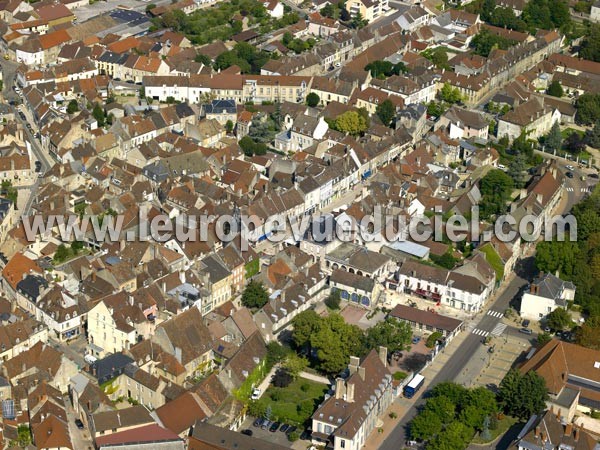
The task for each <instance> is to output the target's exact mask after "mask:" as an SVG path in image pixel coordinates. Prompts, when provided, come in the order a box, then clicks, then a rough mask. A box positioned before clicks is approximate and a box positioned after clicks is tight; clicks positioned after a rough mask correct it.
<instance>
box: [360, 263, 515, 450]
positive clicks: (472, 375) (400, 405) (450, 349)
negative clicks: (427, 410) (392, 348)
mask: <svg viewBox="0 0 600 450" xmlns="http://www.w3.org/2000/svg"><path fill="white" fill-rule="evenodd" d="M523 256H526V255H523ZM514 277H515V273H514V272H511V273H510V275H509V276H508V277H507V278H506V279H505V280H504V281H503V282H502V285H501V286H500V288H499V289H497V290H496V291H495V292H494V293H493V294H492V295H491V296H490V298H489V299H488V301H487V302H486V304H485V305H484V306H483V308H482V309H481V311H479V312H478V313H476V314H475V315H473V316H471V317H470V318H467V319H465V328H464V330H463V331H462V332H461V333H459V334H458V336H456V337H455V338H454V339H452V341H450V343H449V344H448V346H447V347H446V348H445V349H444V350H442V351H441V352H440V353H439V354H438V355H437V357H436V358H435V359H434V360H433V362H432V363H431V364H430V365H429V366H427V367H426V368H425V369H423V371H422V372H421V373H422V375H423V376H424V377H425V383H424V384H423V387H422V390H423V391H425V390H427V389H429V383H430V382H431V380H433V379H434V378H435V377H436V375H437V374H438V373H439V371H440V370H441V369H442V368H443V367H444V365H445V364H446V363H447V362H448V360H449V359H450V358H451V357H452V356H453V355H454V352H456V350H458V348H459V347H460V346H461V344H462V343H463V342H464V341H465V339H466V338H467V337H468V336H469V335H470V334H471V331H470V330H471V329H472V328H473V327H474V326H475V324H476V323H477V322H479V320H480V319H481V317H483V316H484V315H486V314H487V311H488V310H489V309H490V307H491V306H492V305H493V304H494V302H495V301H496V300H497V298H498V296H500V295H502V293H503V292H504V291H505V290H506V288H507V287H508V286H509V285H510V283H511V281H512V280H513V279H514ZM478 351H481V352H482V354H483V355H485V354H486V353H487V347H484V346H481V349H480V350H479V349H478ZM480 358H481V357H480ZM473 359H476V358H473ZM474 362H476V363H477V364H475V365H476V366H478V367H471V366H472V365H470V367H466V368H465V371H463V372H461V374H460V375H459V377H458V378H457V380H456V381H457V382H458V383H460V382H461V380H463V381H464V382H465V384H466V385H470V384H471V382H472V381H474V380H475V379H476V378H477V377H478V376H479V374H480V373H481V370H482V369H483V368H484V366H485V364H486V362H487V360H485V359H484V360H483V361H481V360H477V361H474ZM413 405H414V400H413V399H407V398H404V397H403V396H402V395H400V396H399V397H398V398H397V399H396V400H394V402H393V403H392V405H391V406H390V407H389V408H388V410H387V411H386V412H385V413H384V414H383V415H382V416H380V417H379V423H380V424H379V423H378V425H377V428H376V429H374V430H373V431H372V432H371V434H370V435H369V437H368V438H367V441H366V442H365V446H364V448H365V449H367V450H376V449H378V448H379V446H380V445H381V444H382V443H383V442H384V441H385V440H386V438H387V437H388V436H389V435H390V433H391V432H392V430H393V429H394V427H395V426H396V424H397V422H398V421H399V420H400V419H401V418H402V416H403V415H404V414H406V413H407V411H408V410H409V409H410V408H412V407H413ZM392 412H395V413H396V414H397V415H398V417H397V418H395V419H391V418H390V417H389V415H390V414H391V413H392ZM379 430H381V432H380V431H379ZM403 446H404V443H403V442H402V443H398V448H402V447H403Z"/></svg>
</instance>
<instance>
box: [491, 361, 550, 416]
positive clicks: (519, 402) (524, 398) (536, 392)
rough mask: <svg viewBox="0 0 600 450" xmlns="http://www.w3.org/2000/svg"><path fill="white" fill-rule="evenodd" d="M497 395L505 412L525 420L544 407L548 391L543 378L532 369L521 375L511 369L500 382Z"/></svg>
mask: <svg viewBox="0 0 600 450" xmlns="http://www.w3.org/2000/svg"><path fill="white" fill-rule="evenodd" d="M498 397H499V398H500V400H501V402H502V405H503V407H504V410H505V412H506V413H507V414H509V415H512V416H515V417H518V418H519V419H522V420H527V419H529V417H531V415H533V414H537V413H540V412H541V411H543V410H544V409H545V408H546V400H547V398H548V391H547V390H546V383H545V381H544V379H543V378H542V377H541V376H539V375H538V374H537V373H535V372H534V371H530V372H527V373H526V374H525V375H522V374H521V373H520V372H519V371H518V370H517V369H511V370H510V371H509V372H508V373H507V374H506V376H505V377H504V378H503V380H502V381H501V382H500V388H499V391H498Z"/></svg>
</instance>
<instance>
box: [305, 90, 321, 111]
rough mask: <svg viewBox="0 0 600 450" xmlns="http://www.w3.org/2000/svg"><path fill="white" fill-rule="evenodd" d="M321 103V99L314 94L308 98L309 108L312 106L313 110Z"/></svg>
mask: <svg viewBox="0 0 600 450" xmlns="http://www.w3.org/2000/svg"><path fill="white" fill-rule="evenodd" d="M320 101H321V98H320V97H319V96H318V95H317V94H315V93H314V92H311V93H310V94H308V95H307V96H306V104H307V105H308V106H310V107H311V108H314V107H315V106H317V105H318V104H319V102H320Z"/></svg>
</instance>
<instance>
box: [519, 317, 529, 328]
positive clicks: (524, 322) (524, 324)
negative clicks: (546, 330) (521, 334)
mask: <svg viewBox="0 0 600 450" xmlns="http://www.w3.org/2000/svg"><path fill="white" fill-rule="evenodd" d="M529 323H530V322H529V320H528V319H525V320H524V321H523V323H522V324H521V325H523V328H528V327H529Z"/></svg>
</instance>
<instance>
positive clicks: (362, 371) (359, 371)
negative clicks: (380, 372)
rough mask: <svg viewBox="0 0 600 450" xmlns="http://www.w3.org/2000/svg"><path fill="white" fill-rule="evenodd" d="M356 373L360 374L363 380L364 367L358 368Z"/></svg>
mask: <svg viewBox="0 0 600 450" xmlns="http://www.w3.org/2000/svg"><path fill="white" fill-rule="evenodd" d="M358 375H359V376H360V378H361V380H363V381H365V375H366V372H365V368H364V367H359V368H358Z"/></svg>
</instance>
